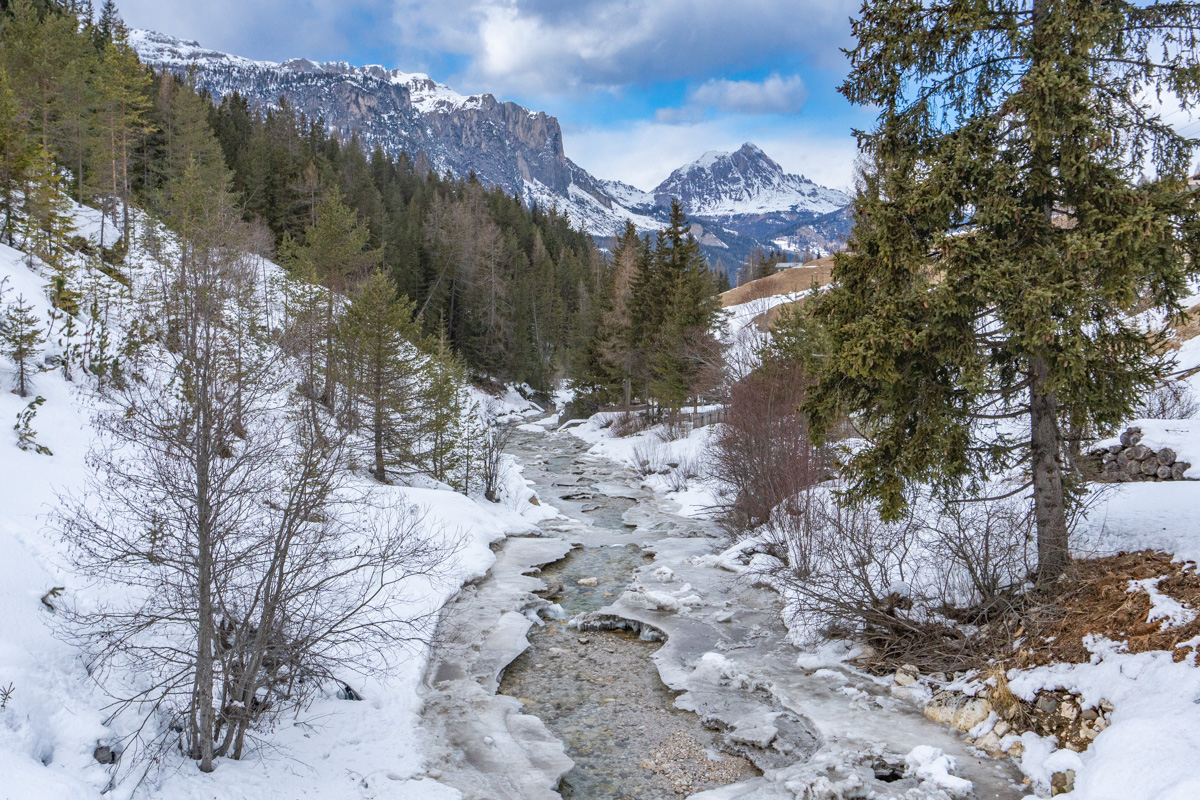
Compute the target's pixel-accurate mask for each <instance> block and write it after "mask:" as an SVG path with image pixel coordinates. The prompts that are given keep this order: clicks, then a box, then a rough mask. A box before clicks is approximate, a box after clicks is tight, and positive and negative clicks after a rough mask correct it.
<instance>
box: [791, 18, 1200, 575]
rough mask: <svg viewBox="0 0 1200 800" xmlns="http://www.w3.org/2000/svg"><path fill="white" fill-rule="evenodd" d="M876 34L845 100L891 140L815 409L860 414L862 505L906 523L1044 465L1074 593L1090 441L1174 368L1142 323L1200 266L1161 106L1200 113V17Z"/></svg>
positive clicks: (833, 305) (868, 21) (837, 313)
mask: <svg viewBox="0 0 1200 800" xmlns="http://www.w3.org/2000/svg"><path fill="white" fill-rule="evenodd" d="M853 27H854V33H855V35H856V37H857V39H858V44H857V46H856V47H855V48H854V49H853V50H851V51H850V52H849V56H850V60H851V65H852V69H851V72H850V75H849V77H848V79H847V81H846V83H845V84H844V85H843V87H842V92H843V93H844V94H845V95H846V96H847V97H848V98H849V99H850V100H851V101H853V102H855V103H859V104H864V105H872V106H875V107H877V108H878V109H879V110H880V111H879V121H878V125H877V127H876V128H875V130H874V131H873V132H871V133H861V132H860V133H859V134H858V137H859V142H860V147H861V150H862V152H863V156H864V158H863V163H864V165H865V166H864V169H863V175H862V180H861V182H860V190H859V194H858V197H857V200H856V209H855V220H856V226H855V229H854V234H853V237H852V241H851V244H850V248H849V251H848V252H847V253H846V254H844V255H839V257H838V260H837V265H836V268H835V279H836V285H835V287H834V288H833V289H832V290H831V291H830V292H829V293H828V294H827V295H826V297H825V298H824V299H823V301H822V302H821V303H820V307H819V310H818V313H819V314H821V315H822V316H824V318H825V319H827V321H828V328H829V331H828V333H829V349H828V350H827V351H826V352H824V353H823V354H822V355H823V356H824V357H823V358H820V359H815V360H814V361H815V362H816V363H817V364H818V365H819V374H818V377H819V382H818V384H817V385H816V386H815V387H814V389H813V391H812V393H811V395H810V402H809V404H808V410H809V412H810V414H811V417H812V421H813V423H814V425H815V427H816V428H817V429H818V430H825V431H827V430H829V429H830V428H831V426H832V425H833V424H834V423H835V422H836V420H837V418H838V416H839V415H840V414H843V413H851V414H855V415H856V418H857V419H858V420H859V422H860V424H861V426H862V427H863V429H864V431H865V433H866V436H867V438H868V440H869V445H868V446H867V447H866V448H865V449H863V450H861V451H860V452H859V453H858V454H857V455H856V456H855V458H854V461H853V463H852V464H851V465H850V466H851V471H852V474H853V476H854V479H855V489H856V490H857V493H858V495H859V496H864V495H866V496H875V497H879V498H881V499H882V500H883V501H884V510H885V511H886V512H890V513H895V512H898V511H899V509H900V507H901V506H902V505H903V492H904V488H905V486H906V485H907V484H908V483H909V482H913V481H932V482H933V483H934V484H935V485H936V486H938V487H939V488H941V489H944V490H949V491H953V492H961V491H963V490H964V489H971V488H973V487H972V479H976V478H980V477H982V476H984V475H986V474H988V473H989V472H994V471H997V470H1003V469H1010V468H1013V467H1016V466H1022V467H1023V468H1024V470H1025V472H1026V473H1027V474H1028V475H1029V476H1030V477H1029V483H1028V484H1027V485H1026V486H1025V487H1022V489H1021V491H1024V490H1026V489H1028V488H1030V487H1031V488H1032V495H1033V501H1034V513H1035V518H1036V522H1037V531H1038V560H1039V564H1038V578H1039V580H1040V581H1043V582H1044V581H1047V580H1051V579H1053V578H1055V577H1057V576H1058V575H1059V574H1061V572H1062V570H1063V569H1064V568H1065V566H1066V565H1067V563H1068V560H1069V556H1068V522H1067V519H1068V514H1069V507H1070V505H1071V497H1072V492H1071V484H1072V480H1071V479H1072V471H1073V464H1072V459H1071V450H1072V447H1071V445H1072V444H1073V443H1074V442H1077V441H1078V439H1079V438H1080V437H1081V436H1082V435H1083V434H1084V432H1087V431H1098V430H1101V429H1104V428H1108V427H1111V426H1113V425H1115V424H1117V423H1119V422H1120V421H1121V420H1122V419H1123V418H1125V417H1126V416H1127V415H1128V414H1129V413H1130V411H1131V409H1132V408H1133V406H1134V404H1135V403H1136V402H1137V400H1138V398H1139V395H1140V394H1141V393H1142V392H1143V391H1144V390H1145V389H1146V388H1147V387H1149V386H1150V385H1152V384H1153V383H1154V381H1155V380H1156V379H1157V378H1158V377H1159V376H1160V374H1161V372H1162V369H1163V364H1162V363H1161V361H1160V359H1159V358H1158V357H1157V355H1156V353H1158V352H1159V351H1158V350H1157V348H1156V342H1155V341H1154V337H1148V336H1146V335H1145V334H1144V333H1143V331H1142V330H1140V329H1139V328H1138V327H1137V326H1135V325H1134V324H1132V323H1131V321H1130V319H1129V312H1130V311H1132V310H1134V309H1135V308H1137V309H1138V310H1140V309H1142V308H1145V307H1146V306H1152V307H1154V308H1156V309H1161V310H1163V311H1165V312H1168V313H1171V312H1177V311H1178V310H1179V300H1180V297H1181V294H1182V292H1183V290H1184V285H1185V280H1186V278H1187V277H1188V276H1189V274H1191V273H1192V272H1193V271H1194V264H1195V261H1194V259H1193V258H1192V256H1193V254H1195V252H1196V222H1195V200H1196V198H1195V194H1194V193H1192V192H1190V191H1188V189H1187V183H1186V178H1187V173H1188V167H1189V163H1190V159H1191V156H1192V153H1193V149H1194V146H1195V144H1196V142H1195V141H1194V140H1187V139H1185V138H1182V137H1180V136H1179V135H1177V134H1176V133H1175V132H1174V131H1173V130H1172V129H1171V128H1170V127H1168V126H1167V125H1165V124H1164V123H1163V121H1162V119H1161V117H1160V116H1159V113H1158V109H1157V106H1156V105H1155V104H1153V103H1152V101H1148V100H1147V99H1146V98H1147V97H1151V98H1152V97H1153V94H1154V92H1155V91H1156V90H1158V89H1164V90H1167V91H1169V92H1171V93H1173V94H1174V95H1175V96H1177V97H1178V98H1179V99H1180V100H1181V101H1182V102H1183V103H1184V105H1185V106H1186V105H1188V104H1190V103H1191V102H1193V101H1195V100H1196V99H1197V97H1198V95H1200V60H1198V59H1200V57H1198V55H1197V50H1196V48H1197V45H1198V44H1200V41H1197V39H1198V36H1197V31H1198V27H1200V7H1198V6H1197V5H1196V4H1194V3H1187V2H1176V3H1162V4H1152V5H1149V6H1147V7H1136V6H1134V5H1132V4H1129V3H1124V2H1092V0H1070V1H1062V2H1060V1H1058V0H1033V2H1028V1H1027V0H997V2H990V3H975V2H958V1H957V0H945V1H939V2H917V1H916V0H879V2H868V3H866V4H865V5H864V6H863V9H862V14H861V16H860V17H859V18H858V19H857V20H856V21H855V22H854V23H853ZM1147 176H1148V177H1147Z"/></svg>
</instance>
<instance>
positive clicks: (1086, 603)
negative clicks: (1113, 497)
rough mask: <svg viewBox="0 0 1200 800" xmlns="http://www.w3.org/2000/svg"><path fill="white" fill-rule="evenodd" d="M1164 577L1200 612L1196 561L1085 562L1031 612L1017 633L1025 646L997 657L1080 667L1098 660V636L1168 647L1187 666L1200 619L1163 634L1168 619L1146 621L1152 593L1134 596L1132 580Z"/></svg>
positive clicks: (1172, 591)
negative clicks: (1091, 644) (1092, 638)
mask: <svg viewBox="0 0 1200 800" xmlns="http://www.w3.org/2000/svg"><path fill="white" fill-rule="evenodd" d="M1158 577H1161V578H1162V580H1161V581H1159V583H1158V590H1159V591H1160V592H1162V593H1163V594H1166V595H1169V596H1171V597H1173V598H1175V599H1176V600H1178V601H1179V602H1181V603H1183V604H1185V605H1187V606H1189V607H1190V608H1194V609H1200V574H1198V573H1197V571H1196V564H1195V563H1194V562H1186V563H1185V562H1176V561H1172V560H1171V557H1170V556H1169V555H1166V554H1164V553H1155V552H1151V551H1147V550H1143V551H1138V552H1135V553H1121V554H1118V555H1115V556H1110V557H1107V558H1096V559H1088V560H1081V561H1077V562H1075V563H1074V564H1073V565H1072V566H1071V570H1070V572H1069V573H1068V574H1067V575H1066V576H1065V577H1064V578H1063V580H1062V581H1060V582H1059V583H1058V584H1057V585H1056V586H1055V587H1054V590H1053V592H1052V593H1050V594H1049V596H1048V597H1047V598H1046V600H1045V602H1043V603H1040V604H1038V605H1036V606H1034V607H1033V608H1031V609H1029V612H1028V613H1027V615H1026V618H1025V620H1024V625H1023V626H1022V627H1021V628H1020V629H1019V630H1018V631H1017V633H1016V638H1018V639H1021V640H1022V644H1021V645H1020V646H1018V647H1017V648H1016V649H1015V650H1013V649H1012V648H1011V646H1010V649H1009V652H1008V653H1005V654H999V653H998V654H996V656H997V657H998V658H999V659H1000V660H1001V661H1002V662H1003V663H1004V664H1005V666H1009V667H1028V666H1034V665H1039V664H1048V663H1051V662H1055V661H1063V662H1068V663H1072V664H1079V663H1083V662H1086V661H1088V660H1089V659H1090V658H1091V653H1090V652H1089V651H1088V649H1087V647H1086V646H1085V645H1084V639H1085V637H1087V636H1089V635H1098V636H1104V637H1106V638H1108V639H1111V640H1113V641H1119V642H1124V643H1125V645H1126V647H1128V649H1129V652H1131V653H1143V652H1146V651H1149V650H1165V651H1168V652H1172V653H1174V658H1175V660H1176V661H1182V660H1184V658H1186V657H1187V656H1188V655H1190V654H1191V653H1192V652H1194V651H1195V648H1194V647H1192V646H1187V647H1177V645H1178V644H1179V643H1180V642H1186V641H1188V640H1189V639H1192V638H1194V637H1196V636H1198V635H1200V619H1197V620H1195V621H1193V622H1191V623H1189V624H1187V625H1184V626H1181V627H1178V628H1169V629H1166V630H1163V623H1162V620H1156V621H1154V622H1148V621H1147V617H1148V616H1149V615H1150V597H1149V595H1147V594H1146V593H1145V592H1143V591H1133V592H1130V591H1129V586H1130V581H1136V580H1145V579H1147V578H1158Z"/></svg>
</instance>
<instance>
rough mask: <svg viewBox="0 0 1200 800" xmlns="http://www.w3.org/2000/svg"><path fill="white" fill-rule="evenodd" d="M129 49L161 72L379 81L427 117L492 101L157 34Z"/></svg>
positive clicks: (359, 70)
mask: <svg viewBox="0 0 1200 800" xmlns="http://www.w3.org/2000/svg"><path fill="white" fill-rule="evenodd" d="M129 44H130V46H131V47H133V49H134V50H135V51H136V52H137V54H138V57H139V58H141V60H142V61H144V62H146V63H148V64H152V65H154V66H156V67H160V68H168V69H171V70H180V69H183V68H187V67H190V66H193V65H194V66H196V67H197V68H199V69H201V70H204V71H211V70H217V69H231V70H238V71H250V72H275V73H281V74H285V75H287V74H291V75H327V76H345V77H350V78H354V77H358V78H366V79H374V80H378V81H382V82H385V83H389V84H391V85H393V86H400V87H403V88H404V89H407V90H408V92H409V95H410V97H411V100H412V105H413V107H414V108H416V109H417V110H419V111H421V112H425V113H428V112H431V111H452V110H455V109H459V108H471V107H475V108H478V107H479V106H480V105H482V104H483V102H484V98H487V97H490V95H462V94H459V93H458V92H456V91H454V90H453V89H451V88H450V87H449V86H446V85H445V84H442V83H438V82H437V81H435V80H433V79H432V78H430V77H429V76H428V75H426V74H424V73H422V72H404V71H402V70H398V69H388V68H387V67H384V66H382V65H379V64H369V65H366V66H362V67H356V66H354V65H353V64H350V63H348V62H346V61H325V62H318V61H313V60H312V59H309V58H292V59H288V60H287V61H284V62H282V63H276V62H274V61H255V60H251V59H248V58H243V57H241V56H235V55H230V54H229V53H223V52H221V51H219V50H210V49H208V48H205V47H201V46H200V43H199V42H195V41H186V40H183V39H177V38H175V37H174V36H168V35H166V34H163V33H158V32H156V31H146V30H134V31H130V33H129Z"/></svg>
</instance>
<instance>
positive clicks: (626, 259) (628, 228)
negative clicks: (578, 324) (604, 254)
mask: <svg viewBox="0 0 1200 800" xmlns="http://www.w3.org/2000/svg"><path fill="white" fill-rule="evenodd" d="M648 247H649V246H648V244H647V243H646V241H645V240H643V239H642V238H641V237H639V236H638V232H637V228H636V227H635V226H634V224H633V223H632V222H631V221H628V220H627V221H626V222H625V228H624V230H622V231H621V235H620V236H618V237H617V244H616V246H615V247H614V248H613V253H612V268H611V273H612V275H611V283H610V285H609V286H608V287H607V289H608V291H607V295H608V297H607V304H606V306H605V308H604V312H603V317H602V318H601V323H600V331H601V339H600V354H601V357H602V359H603V360H604V363H605V365H606V366H607V367H608V368H609V370H610V371H611V372H612V373H613V374H614V375H616V376H619V377H618V379H619V380H620V382H621V389H622V396H623V398H624V402H625V407H626V408H628V407H629V406H630V404H631V402H632V400H633V380H634V370H635V367H636V362H635V359H636V354H637V351H636V348H635V343H634V340H633V290H634V285H635V283H636V281H637V277H638V272H639V270H640V269H641V268H642V265H643V263H644V262H646V261H648V260H649V258H650V254H649V250H648Z"/></svg>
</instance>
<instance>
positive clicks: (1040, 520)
mask: <svg viewBox="0 0 1200 800" xmlns="http://www.w3.org/2000/svg"><path fill="white" fill-rule="evenodd" d="M1029 369H1030V379H1031V383H1030V387H1029V421H1030V426H1029V427H1030V442H1031V450H1032V455H1033V511H1034V519H1035V521H1036V523H1037V549H1038V569H1037V581H1038V583H1039V584H1043V585H1044V584H1047V583H1050V582H1051V581H1053V580H1055V579H1057V578H1058V576H1059V575H1061V574H1062V573H1063V571H1064V570H1065V569H1066V568H1067V564H1069V563H1070V560H1071V555H1070V550H1069V549H1068V545H1069V543H1068V537H1067V512H1066V502H1065V499H1064V496H1063V476H1062V464H1061V463H1059V452H1060V450H1061V449H1062V442H1061V441H1060V440H1061V437H1060V436H1059V430H1058V403H1057V401H1056V400H1055V397H1054V393H1053V392H1050V391H1048V390H1047V389H1046V383H1047V377H1048V375H1049V368H1048V367H1047V365H1046V360H1045V359H1044V358H1043V357H1041V356H1036V357H1034V358H1033V359H1032V360H1031V362H1030V365H1029Z"/></svg>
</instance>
